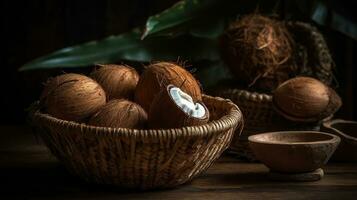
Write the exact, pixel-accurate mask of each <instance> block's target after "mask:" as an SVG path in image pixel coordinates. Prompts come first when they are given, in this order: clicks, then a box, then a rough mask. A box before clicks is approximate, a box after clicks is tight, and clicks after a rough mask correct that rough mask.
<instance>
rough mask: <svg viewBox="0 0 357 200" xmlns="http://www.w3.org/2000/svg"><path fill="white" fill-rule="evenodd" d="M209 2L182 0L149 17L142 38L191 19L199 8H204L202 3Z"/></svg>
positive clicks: (209, 0) (207, 1) (203, 0)
mask: <svg viewBox="0 0 357 200" xmlns="http://www.w3.org/2000/svg"><path fill="white" fill-rule="evenodd" d="M209 2H211V0H206V1H205V0H183V1H179V2H178V3H176V4H175V5H173V6H172V7H171V8H169V9H166V10H165V11H163V12H161V13H159V14H156V15H154V16H151V17H149V19H148V20H147V22H146V26H145V31H144V33H143V35H142V38H145V37H146V36H148V35H151V34H155V33H158V32H160V31H163V30H165V29H169V28H172V27H175V26H178V25H181V24H184V23H185V22H188V21H190V20H192V19H193V18H194V17H195V16H196V15H197V14H198V13H199V11H200V10H202V9H204V5H202V4H205V3H209Z"/></svg>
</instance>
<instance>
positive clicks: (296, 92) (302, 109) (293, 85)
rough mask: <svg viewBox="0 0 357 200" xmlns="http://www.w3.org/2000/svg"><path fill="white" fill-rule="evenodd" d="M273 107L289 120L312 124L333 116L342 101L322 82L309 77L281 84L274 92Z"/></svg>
mask: <svg viewBox="0 0 357 200" xmlns="http://www.w3.org/2000/svg"><path fill="white" fill-rule="evenodd" d="M273 105H274V108H275V110H276V111H277V112H278V113H280V114H281V115H282V116H283V117H285V118H287V119H289V120H293V121H301V122H314V121H320V120H322V119H324V118H326V117H329V116H331V115H333V114H334V113H335V112H336V111H337V110H338V109H339V108H340V107H341V105H342V101H341V98H340V97H339V96H338V94H337V93H336V92H335V91H334V90H333V89H331V88H330V87H328V86H326V85H325V84H323V83H322V82H320V81H318V80H316V79H314V78H310V77H297V78H293V79H290V80H288V81H286V82H284V83H282V84H281V85H280V86H279V87H278V88H277V89H276V90H275V91H274V94H273Z"/></svg>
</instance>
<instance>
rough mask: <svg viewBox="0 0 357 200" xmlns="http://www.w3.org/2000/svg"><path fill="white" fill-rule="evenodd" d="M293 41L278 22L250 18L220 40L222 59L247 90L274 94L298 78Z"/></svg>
mask: <svg viewBox="0 0 357 200" xmlns="http://www.w3.org/2000/svg"><path fill="white" fill-rule="evenodd" d="M292 49H293V40H292V39H291V36H290V34H289V32H288V30H287V28H286V27H285V25H284V24H283V23H281V22H279V21H277V20H274V19H271V18H268V17H264V16H261V15H257V14H251V15H247V16H244V17H242V18H241V19H240V20H237V21H234V22H232V23H231V24H230V26H229V28H228V29H227V30H226V31H225V33H224V34H223V36H222V37H221V50H222V56H223V59H224V61H225V62H226V64H227V65H228V67H229V68H230V70H231V71H232V72H233V74H234V75H235V76H236V78H237V79H238V80H239V81H242V82H243V84H244V85H245V86H246V87H251V88H254V89H257V90H262V91H267V92H271V91H272V90H273V89H275V88H276V87H277V86H278V85H279V84H280V83H282V82H283V81H285V80H287V79H289V77H290V75H292V74H295V73H296V71H297V68H296V67H295V66H294V65H292V64H291V63H290V62H289V61H290V58H291V56H292V54H293V50H292Z"/></svg>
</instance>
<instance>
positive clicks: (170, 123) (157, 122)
mask: <svg viewBox="0 0 357 200" xmlns="http://www.w3.org/2000/svg"><path fill="white" fill-rule="evenodd" d="M208 120H209V111H208V109H207V107H206V106H205V105H204V104H203V102H201V101H199V102H197V101H194V100H193V99H192V97H191V96H189V95H188V94H186V93H185V92H183V91H182V90H181V89H180V88H178V87H176V86H174V85H168V86H167V87H166V90H162V91H161V92H160V94H158V95H157V96H156V97H155V99H154V101H153V104H152V105H151V108H150V112H149V127H150V128H164V129H165V128H180V127H184V126H194V125H202V124H206V123H207V122H208Z"/></svg>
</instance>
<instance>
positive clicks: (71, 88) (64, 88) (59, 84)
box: [40, 73, 106, 122]
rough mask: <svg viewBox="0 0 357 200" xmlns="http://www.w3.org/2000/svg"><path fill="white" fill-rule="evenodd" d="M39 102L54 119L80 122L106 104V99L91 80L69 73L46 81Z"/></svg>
mask: <svg viewBox="0 0 357 200" xmlns="http://www.w3.org/2000/svg"><path fill="white" fill-rule="evenodd" d="M40 102H41V105H42V106H43V107H44V110H45V111H46V112H48V113H49V114H51V115H53V116H54V117H57V118H59V119H63V120H69V121H77V122H82V121H84V120H85V119H86V118H88V117H89V116H91V115H93V114H94V113H95V112H97V110H98V109H99V108H100V107H102V106H103V105H104V104H105V103H106V97H105V92H104V90H103V89H102V87H101V86H100V85H99V84H98V83H97V82H95V81H94V80H93V79H91V78H88V77H86V76H83V75H80V74H72V73H71V74H63V75H60V76H57V77H55V78H52V79H50V80H48V81H47V83H46V85H45V88H44V90H43V92H42V94H41V97H40Z"/></svg>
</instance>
